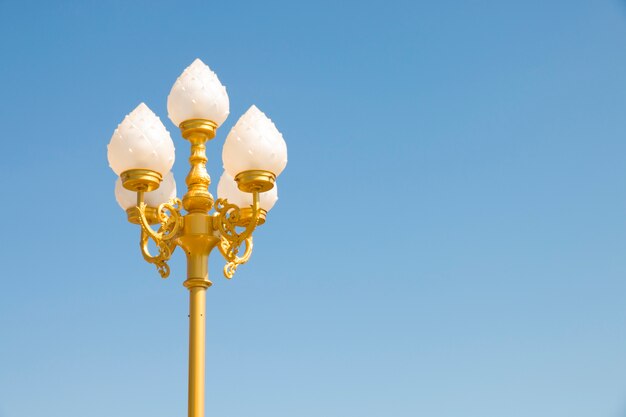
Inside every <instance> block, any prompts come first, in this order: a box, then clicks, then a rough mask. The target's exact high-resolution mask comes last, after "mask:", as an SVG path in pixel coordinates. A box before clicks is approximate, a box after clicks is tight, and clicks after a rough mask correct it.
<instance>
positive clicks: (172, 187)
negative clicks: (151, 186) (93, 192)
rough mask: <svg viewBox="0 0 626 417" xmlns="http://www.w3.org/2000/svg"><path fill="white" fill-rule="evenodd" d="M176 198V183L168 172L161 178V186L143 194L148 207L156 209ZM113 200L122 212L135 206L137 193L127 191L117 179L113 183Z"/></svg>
mask: <svg viewBox="0 0 626 417" xmlns="http://www.w3.org/2000/svg"><path fill="white" fill-rule="evenodd" d="M175 197H176V181H175V180H174V174H172V173H171V172H168V173H167V174H166V175H165V176H163V181H161V185H160V186H159V188H157V189H156V190H154V191H150V192H149V193H145V194H144V201H145V203H146V205H147V206H148V207H158V206H159V205H160V204H163V203H166V202H168V201H170V200H171V199H173V198H175ZM115 199H116V200H117V204H119V205H120V207H121V208H123V209H124V210H126V209H129V208H131V207H135V206H136V205H137V193H134V192H132V191H130V190H127V189H126V188H124V186H123V185H122V180H121V179H120V178H118V179H117V182H116V183H115Z"/></svg>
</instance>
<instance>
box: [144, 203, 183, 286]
mask: <svg viewBox="0 0 626 417" xmlns="http://www.w3.org/2000/svg"><path fill="white" fill-rule="evenodd" d="M181 206H182V202H181V201H180V199H178V198H176V199H173V200H171V201H169V202H167V203H163V204H161V205H160V206H159V207H158V208H157V219H158V220H159V223H160V227H159V229H158V230H157V231H155V230H154V229H152V228H151V227H150V224H149V223H148V219H147V218H146V212H145V211H146V207H147V206H146V204H145V203H143V202H142V203H141V204H140V205H139V206H138V207H137V209H138V211H139V221H140V224H141V239H140V247H141V254H142V255H143V258H144V259H145V260H146V261H147V262H150V263H152V264H155V265H156V267H157V270H158V271H159V274H160V275H161V278H167V277H168V276H169V274H170V267H169V266H168V265H167V261H168V260H169V259H170V258H171V256H172V253H173V252H174V249H176V243H175V241H174V239H175V238H176V237H177V236H178V234H179V232H180V229H181V226H182V223H183V216H182V215H181V214H180V210H181ZM150 239H152V241H153V242H154V244H155V245H156V247H157V250H158V253H157V254H156V255H152V254H151V253H150V250H149V248H148V242H149V240H150Z"/></svg>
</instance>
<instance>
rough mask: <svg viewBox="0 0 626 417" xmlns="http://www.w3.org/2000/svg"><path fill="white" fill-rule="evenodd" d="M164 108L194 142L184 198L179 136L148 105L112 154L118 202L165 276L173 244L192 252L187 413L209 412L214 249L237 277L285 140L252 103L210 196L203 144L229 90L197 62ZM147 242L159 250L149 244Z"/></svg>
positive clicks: (281, 163)
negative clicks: (209, 292)
mask: <svg viewBox="0 0 626 417" xmlns="http://www.w3.org/2000/svg"><path fill="white" fill-rule="evenodd" d="M167 111H168V116H169V118H170V120H171V121H172V122H173V123H174V124H175V125H176V126H178V127H179V128H180V130H181V133H182V136H183V138H185V139H187V140H188V141H189V142H190V143H191V156H190V157H189V164H190V165H191V168H190V170H189V174H188V175H187V178H186V181H185V182H186V184H187V192H186V193H185V195H184V196H183V198H182V201H181V200H180V199H178V198H176V183H175V181H174V176H173V175H172V173H171V172H170V169H171V168H172V166H173V164H174V143H173V142H172V139H171V137H170V134H169V132H168V131H167V129H166V128H165V126H164V125H163V124H162V123H161V120H160V119H159V118H158V117H157V116H156V115H155V114H154V113H153V112H152V111H151V110H150V109H149V108H148V106H146V105H145V104H144V103H141V104H140V105H139V106H137V108H136V109H135V110H133V111H132V112H131V113H130V114H128V115H127V116H126V117H125V118H124V120H123V121H122V123H120V125H119V126H118V127H117V129H116V130H115V132H114V133H113V136H112V138H111V141H110V143H109V146H108V159H109V165H110V166H111V169H113V171H114V172H115V173H116V174H117V175H119V178H118V180H117V183H116V187H115V196H116V199H117V201H118V203H119V204H120V206H122V208H123V209H125V210H126V213H127V215H128V221H129V222H131V223H134V224H138V225H139V226H140V227H141V235H140V244H139V246H140V249H141V254H142V255H143V257H144V259H145V260H146V261H148V262H150V263H153V264H155V265H156V267H157V269H158V271H159V273H160V274H161V277H163V278H167V277H168V275H169V273H170V269H169V266H168V265H167V261H168V260H169V259H170V257H171V256H172V253H173V252H174V250H175V249H176V247H178V246H180V248H181V249H182V250H183V251H185V255H186V256H187V279H186V280H185V282H184V283H183V285H184V286H185V287H187V289H188V290H189V417H204V380H205V377H204V372H205V327H206V325H205V310H206V307H205V305H206V289H207V288H208V287H210V286H211V281H209V273H208V260H209V254H210V253H211V250H213V248H214V247H216V246H217V248H218V250H219V251H220V253H221V254H222V256H224V258H225V259H226V266H225V267H224V275H225V276H226V278H232V276H233V274H234V273H235V270H236V269H237V266H239V265H241V264H243V263H245V262H246V261H247V260H248V259H249V258H250V254H251V252H252V233H253V232H254V230H255V228H256V227H257V226H259V225H261V224H263V223H264V222H265V218H266V215H267V212H268V211H269V210H270V209H271V208H272V206H273V205H274V203H275V202H276V200H277V199H278V195H277V191H276V177H277V176H278V175H279V174H280V173H281V172H282V171H283V169H284V168H285V166H286V164H287V146H286V144H285V141H284V140H283V137H282V135H281V133H280V132H279V131H278V130H277V129H276V126H274V123H272V121H271V120H270V119H269V118H267V116H265V114H264V113H262V112H261V111H260V110H259V109H258V108H257V107H255V106H252V107H250V109H249V110H248V111H247V112H246V113H245V114H244V115H243V116H241V118H240V119H239V120H238V121H237V123H236V124H235V126H234V127H233V128H232V129H231V131H230V133H229V134H228V136H227V137H226V141H225V143H224V148H223V152H222V159H223V162H224V170H225V172H224V173H223V174H222V177H221V178H220V181H219V184H218V187H217V193H218V199H217V200H215V201H214V200H213V196H212V195H211V193H210V192H209V184H210V183H211V179H210V177H209V174H208V173H207V170H206V162H207V157H206V152H205V151H206V146H205V145H206V142H207V141H209V140H211V139H213V138H214V137H215V133H216V131H217V128H218V127H219V126H220V125H221V124H222V123H223V122H224V120H226V118H227V117H228V113H229V101H228V95H227V94H226V88H225V87H224V86H223V85H222V84H221V82H220V81H219V79H218V78H217V76H216V75H215V73H214V72H213V71H211V69H210V68H209V67H208V66H207V65H205V64H204V63H203V62H202V61H200V60H199V59H196V60H195V61H194V62H193V63H192V64H191V65H190V66H189V67H187V68H186V69H185V71H184V72H183V73H182V74H181V76H180V77H178V79H177V80H176V82H175V83H174V86H173V87H172V90H171V91H170V94H169V96H168V98H167ZM212 208H214V209H215V210H214V211H213V212H212V213H211V209H212ZM183 209H184V210H185V211H186V213H184V214H183ZM150 240H152V242H153V243H154V245H155V247H156V253H155V254H153V253H151V252H150V250H149V247H148V244H149V242H150Z"/></svg>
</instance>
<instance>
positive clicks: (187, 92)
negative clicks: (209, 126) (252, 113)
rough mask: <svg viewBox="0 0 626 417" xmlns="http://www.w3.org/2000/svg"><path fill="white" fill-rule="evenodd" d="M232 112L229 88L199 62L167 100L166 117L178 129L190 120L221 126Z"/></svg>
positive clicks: (173, 89)
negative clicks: (203, 120)
mask: <svg viewBox="0 0 626 417" xmlns="http://www.w3.org/2000/svg"><path fill="white" fill-rule="evenodd" d="M229 111H230V110H229V101H228V94H226V87H224V86H223V85H222V83H221V82H220V80H219V79H218V78H217V75H215V73H214V72H213V71H212V70H211V68H209V66H208V65H206V64H205V63H204V62H202V61H200V60H199V59H196V60H195V61H193V62H192V64H191V65H189V66H188V67H187V68H185V71H183V73H182V74H181V75H180V77H178V79H177V80H176V82H175V83H174V85H173V86H172V90H171V91H170V95H169V96H167V113H168V116H169V118H170V120H171V121H172V122H173V123H174V124H175V125H176V126H180V124H181V123H182V122H184V121H185V120H189V119H206V120H210V121H212V122H215V123H217V125H218V126H219V125H221V124H222V123H224V120H226V118H227V117H228V113H229Z"/></svg>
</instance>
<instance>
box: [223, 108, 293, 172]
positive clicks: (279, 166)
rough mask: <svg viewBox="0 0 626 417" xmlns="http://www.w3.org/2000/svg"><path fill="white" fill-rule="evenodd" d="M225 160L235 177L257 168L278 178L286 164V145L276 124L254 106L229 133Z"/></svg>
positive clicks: (224, 154) (225, 146) (224, 152)
mask: <svg viewBox="0 0 626 417" xmlns="http://www.w3.org/2000/svg"><path fill="white" fill-rule="evenodd" d="M222 160H223V162H224V169H225V170H226V172H228V173H229V174H230V176H231V177H233V178H234V177H236V176H237V174H239V173H240V172H243V171H249V170H257V169H258V170H264V171H270V172H272V173H274V175H276V176H278V175H279V174H280V173H281V172H282V171H283V169H285V166H286V165H287V144H286V143H285V140H284V139H283V135H282V134H281V133H280V132H279V131H278V129H276V126H275V125H274V123H273V122H272V121H271V120H270V119H269V118H268V117H267V116H266V115H265V114H264V113H263V112H262V111H261V110H259V109H258V108H257V107H256V106H254V105H253V106H252V107H250V108H249V109H248V111H247V112H245V113H244V115H243V116H241V117H240V118H239V120H238V121H237V123H236V124H235V126H233V128H232V129H231V130H230V132H229V133H228V136H227V137H226V142H225V143H224V149H223V151H222Z"/></svg>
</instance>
